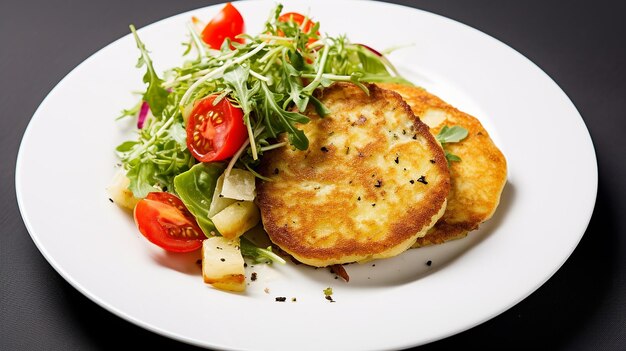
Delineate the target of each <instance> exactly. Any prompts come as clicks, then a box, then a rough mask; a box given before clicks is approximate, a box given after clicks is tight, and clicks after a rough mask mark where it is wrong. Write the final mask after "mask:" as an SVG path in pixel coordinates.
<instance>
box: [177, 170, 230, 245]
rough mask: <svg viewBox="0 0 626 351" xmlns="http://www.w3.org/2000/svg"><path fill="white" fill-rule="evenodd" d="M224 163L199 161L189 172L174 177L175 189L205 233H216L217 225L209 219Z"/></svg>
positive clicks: (208, 234)
mask: <svg viewBox="0 0 626 351" xmlns="http://www.w3.org/2000/svg"><path fill="white" fill-rule="evenodd" d="M224 168H225V165H224V164H223V163H218V162H211V163H198V164H196V165H195V166H193V167H191V169H190V170H188V171H187V172H184V173H181V174H179V175H177V176H176V177H175V178H174V190H175V192H176V194H178V197H180V199H181V200H182V202H183V203H184V204H185V206H186V207H187V209H188V210H189V212H191V214H193V215H194V217H196V221H197V222H198V226H200V229H202V231H203V232H204V234H205V235H207V236H210V235H211V233H215V232H216V231H217V230H216V229H215V225H214V224H213V222H212V221H211V219H209V207H210V206H211V201H213V192H214V191H215V185H216V184H217V178H219V176H220V175H221V174H222V172H223V171H224Z"/></svg>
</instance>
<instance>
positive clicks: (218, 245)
mask: <svg viewBox="0 0 626 351" xmlns="http://www.w3.org/2000/svg"><path fill="white" fill-rule="evenodd" d="M202 278H203V279H204V282H205V283H207V284H211V285H213V287H215V288H217V289H220V290H228V291H244V290H245V289H246V278H245V272H244V260H243V256H242V255H241V250H240V249H239V239H236V240H228V239H226V238H224V237H221V236H214V237H211V238H209V239H206V240H204V241H203V242H202Z"/></svg>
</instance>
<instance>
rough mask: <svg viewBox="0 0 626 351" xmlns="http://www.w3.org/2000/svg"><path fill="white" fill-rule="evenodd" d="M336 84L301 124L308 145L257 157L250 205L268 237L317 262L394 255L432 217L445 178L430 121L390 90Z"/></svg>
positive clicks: (442, 203)
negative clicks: (321, 109) (321, 110)
mask: <svg viewBox="0 0 626 351" xmlns="http://www.w3.org/2000/svg"><path fill="white" fill-rule="evenodd" d="M368 88H369V95H367V94H365V93H364V92H363V91H362V90H361V89H359V88H358V87H356V86H355V85H352V84H348V83H335V84H333V85H332V86H330V87H328V88H326V89H325V90H323V92H322V93H321V95H320V96H319V97H318V98H319V99H320V100H321V101H322V103H323V104H324V106H326V107H327V108H328V109H329V110H330V111H331V112H330V114H329V115H327V116H325V117H323V118H322V117H320V116H318V115H317V114H316V113H315V110H314V109H308V110H307V111H305V114H306V115H307V116H309V117H310V118H311V121H310V122H309V123H308V124H304V125H299V128H302V130H303V131H304V133H305V134H306V136H307V137H308V138H309V141H310V144H309V148H308V150H305V151H299V150H294V149H292V148H290V147H284V148H280V149H276V150H272V151H270V152H267V153H265V154H264V155H263V160H262V163H261V166H260V167H259V171H260V173H261V174H262V175H263V176H265V177H268V178H270V179H271V181H260V180H259V181H257V200H256V201H257V203H258V205H259V208H260V209H261V216H262V219H263V225H264V227H265V230H266V231H267V233H268V235H269V237H270V239H271V240H272V242H273V243H275V244H276V245H278V246H279V247H280V248H281V249H283V250H284V251H286V252H287V253H289V254H291V255H292V256H293V257H294V258H295V259H297V260H298V261H300V262H303V263H306V264H309V265H312V266H317V267H324V266H329V265H333V264H340V263H348V262H365V261H369V260H372V259H378V258H386V257H391V256H395V255H397V254H399V253H401V252H403V251H405V250H406V249H408V248H409V247H410V246H411V245H412V244H413V243H414V242H415V240H416V239H417V238H418V237H421V236H423V235H425V234H426V232H427V231H428V230H429V229H430V228H431V227H432V226H433V225H434V224H435V222H437V220H438V219H439V218H440V217H441V215H442V214H443V213H444V211H445V208H446V197H447V196H448V192H449V189H450V175H449V171H448V166H447V163H446V159H445V154H444V153H443V150H442V148H441V146H440V145H439V143H438V142H437V141H436V140H435V138H434V137H433V136H432V134H430V132H429V130H428V126H426V125H425V124H424V123H422V122H420V121H419V119H418V118H416V117H415V115H414V114H413V112H412V111H411V109H410V107H409V106H408V105H407V104H406V103H405V102H404V101H403V100H402V98H401V97H400V95H398V94H397V93H395V92H392V91H388V90H382V89H379V88H378V87H377V86H375V85H369V86H368Z"/></svg>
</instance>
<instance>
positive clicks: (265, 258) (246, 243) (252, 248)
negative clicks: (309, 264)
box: [239, 236, 286, 264]
mask: <svg viewBox="0 0 626 351" xmlns="http://www.w3.org/2000/svg"><path fill="white" fill-rule="evenodd" d="M239 248H240V249H241V254H242V255H243V256H244V257H247V258H249V259H251V260H252V261H253V262H254V263H272V262H278V263H280V264H285V263H286V262H285V260H284V259H283V258H282V257H280V256H278V255H277V254H275V253H274V252H272V247H271V246H268V247H267V248H266V249H262V248H260V247H257V246H256V245H255V244H254V243H252V242H251V241H250V240H248V239H246V238H245V237H243V236H242V237H240V238H239Z"/></svg>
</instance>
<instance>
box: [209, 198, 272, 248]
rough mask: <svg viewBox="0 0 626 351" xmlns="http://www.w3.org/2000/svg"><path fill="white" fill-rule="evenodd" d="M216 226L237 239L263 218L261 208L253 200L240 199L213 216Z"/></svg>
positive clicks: (225, 235) (227, 235) (225, 234)
mask: <svg viewBox="0 0 626 351" xmlns="http://www.w3.org/2000/svg"><path fill="white" fill-rule="evenodd" d="M211 220H212V221H213V224H215V228H216V229H217V230H218V231H219V232H220V234H222V236H223V237H225V238H227V239H235V238H238V237H240V236H241V235H242V234H243V233H245V232H247V231H248V230H250V229H251V228H253V227H254V226H255V225H257V224H258V223H259V220H261V214H260V213H259V208H258V207H257V206H256V205H255V204H254V202H251V201H238V202H235V203H234V204H232V205H230V206H228V207H226V208H225V209H223V210H222V211H220V212H219V213H218V214H216V215H215V216H213V217H211Z"/></svg>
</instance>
